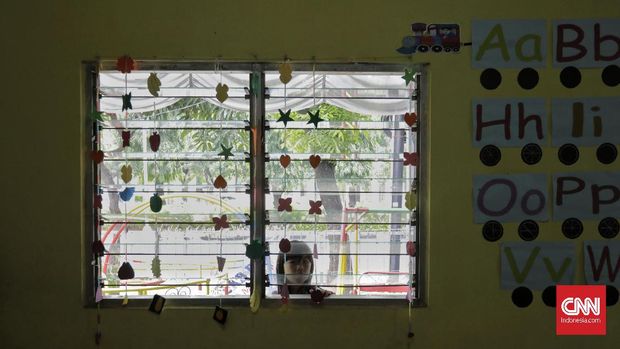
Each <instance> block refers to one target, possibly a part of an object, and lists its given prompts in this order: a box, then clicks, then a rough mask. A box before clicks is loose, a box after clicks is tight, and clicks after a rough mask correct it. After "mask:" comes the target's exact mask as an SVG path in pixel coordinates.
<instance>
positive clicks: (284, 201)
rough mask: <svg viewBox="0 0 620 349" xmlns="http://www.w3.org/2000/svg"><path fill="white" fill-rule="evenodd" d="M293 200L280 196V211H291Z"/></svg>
mask: <svg viewBox="0 0 620 349" xmlns="http://www.w3.org/2000/svg"><path fill="white" fill-rule="evenodd" d="M292 202H293V198H280V199H278V212H282V211H286V212H291V211H293V208H292V207H291V203H292Z"/></svg>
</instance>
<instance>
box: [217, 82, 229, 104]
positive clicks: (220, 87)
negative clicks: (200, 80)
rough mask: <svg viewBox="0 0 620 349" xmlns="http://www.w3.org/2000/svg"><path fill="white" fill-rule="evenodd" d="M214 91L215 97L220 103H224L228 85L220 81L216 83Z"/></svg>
mask: <svg viewBox="0 0 620 349" xmlns="http://www.w3.org/2000/svg"><path fill="white" fill-rule="evenodd" d="M215 92H216V95H215V98H217V100H218V101H220V103H224V101H225V100H227V99H228V85H226V84H222V83H219V84H217V86H216V87H215Z"/></svg>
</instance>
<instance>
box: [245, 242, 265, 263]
mask: <svg viewBox="0 0 620 349" xmlns="http://www.w3.org/2000/svg"><path fill="white" fill-rule="evenodd" d="M245 255H246V257H248V258H250V259H259V258H262V257H264V256H265V248H264V247H263V244H261V243H260V242H259V241H258V240H254V241H252V242H251V243H250V244H249V245H248V244H246V245H245Z"/></svg>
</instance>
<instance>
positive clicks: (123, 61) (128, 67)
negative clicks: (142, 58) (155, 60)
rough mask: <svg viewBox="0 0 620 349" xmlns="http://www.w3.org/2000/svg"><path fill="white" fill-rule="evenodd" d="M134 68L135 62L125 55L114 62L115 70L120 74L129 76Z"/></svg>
mask: <svg viewBox="0 0 620 349" xmlns="http://www.w3.org/2000/svg"><path fill="white" fill-rule="evenodd" d="M136 67H137V65H136V61H134V60H133V58H131V57H129V56H127V55H125V56H122V57H119V58H118V59H117V60H116V69H117V70H119V71H120V72H121V73H125V74H129V73H131V71H132V70H135V69H136Z"/></svg>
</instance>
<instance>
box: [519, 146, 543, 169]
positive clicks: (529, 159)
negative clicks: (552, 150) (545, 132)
mask: <svg viewBox="0 0 620 349" xmlns="http://www.w3.org/2000/svg"><path fill="white" fill-rule="evenodd" d="M540 159H542V149H541V148H540V146H539V145H538V144H536V143H529V144H526V145H524V146H523V149H521V160H523V162H524V163H526V164H528V165H534V164H537V163H538V162H539V161H540Z"/></svg>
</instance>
